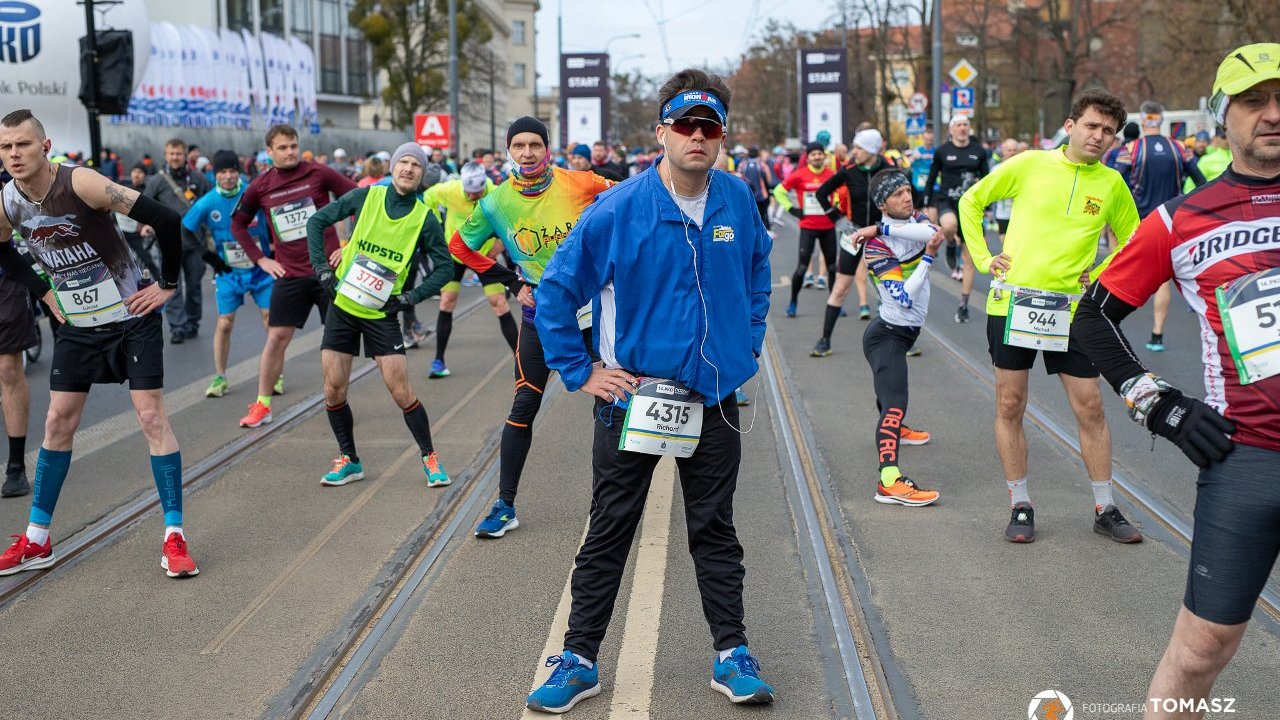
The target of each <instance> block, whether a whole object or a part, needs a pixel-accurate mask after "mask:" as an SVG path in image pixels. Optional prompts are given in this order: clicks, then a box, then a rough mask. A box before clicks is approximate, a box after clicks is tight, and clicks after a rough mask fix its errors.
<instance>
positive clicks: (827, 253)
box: [791, 228, 836, 302]
mask: <svg viewBox="0 0 1280 720" xmlns="http://www.w3.org/2000/svg"><path fill="white" fill-rule="evenodd" d="M815 242H817V244H818V248H819V249H820V250H822V257H824V258H826V260H827V290H828V291H830V289H831V288H833V287H835V286H836V231H835V230H805V229H804V228H801V229H800V262H799V264H797V265H796V271H795V272H794V273H792V274H791V302H795V301H796V300H797V299H799V297H800V288H801V287H803V286H804V274H805V272H806V271H807V270H808V269H809V261H810V260H812V259H813V245H814V243H815Z"/></svg>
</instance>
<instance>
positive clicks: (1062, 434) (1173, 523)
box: [924, 325, 1280, 622]
mask: <svg viewBox="0 0 1280 720" xmlns="http://www.w3.org/2000/svg"><path fill="white" fill-rule="evenodd" d="M924 333H925V334H926V335H928V336H929V337H930V338H932V339H933V341H934V342H936V343H938V345H939V346H941V347H942V349H943V350H946V351H947V352H948V353H950V354H951V355H952V356H953V357H955V358H956V359H957V360H959V361H960V363H961V364H962V365H964V366H965V368H966V369H967V370H968V371H969V372H970V373H972V374H973V376H974V377H975V378H977V379H979V380H981V381H982V382H983V383H984V384H986V385H987V386H988V387H990V388H991V389H992V390H994V389H995V382H996V381H995V375H994V374H993V373H992V372H991V369H990V368H988V367H985V366H982V365H980V364H979V363H977V362H975V361H974V359H973V358H972V357H970V355H969V353H967V352H966V351H964V350H963V349H961V348H960V347H959V346H958V345H956V344H955V343H953V342H951V341H950V340H948V339H947V338H946V337H943V335H942V334H941V333H939V332H937V331H936V330H934V329H932V328H930V327H929V326H928V325H926V326H925V327H924ZM1027 417H1029V418H1031V421H1032V422H1034V423H1035V424H1036V425H1037V426H1039V427H1040V429H1041V430H1043V431H1044V433H1045V434H1046V435H1048V436H1049V437H1050V438H1051V439H1053V440H1054V441H1056V442H1057V443H1059V444H1060V445H1062V446H1064V447H1066V448H1067V449H1069V450H1071V451H1072V452H1073V453H1075V454H1076V455H1077V456H1079V454H1080V443H1079V442H1078V440H1077V438H1075V437H1074V436H1072V435H1071V434H1069V433H1068V432H1067V431H1066V429H1065V428H1063V427H1062V426H1061V425H1059V424H1058V423H1057V421H1055V420H1054V419H1053V418H1051V417H1050V416H1049V414H1048V413H1046V412H1045V411H1044V410H1043V409H1042V408H1041V407H1040V406H1039V405H1038V404H1036V403H1035V402H1032V401H1030V400H1028V402H1027ZM1111 478H1112V482H1113V483H1114V484H1115V486H1116V488H1117V489H1119V490H1120V492H1121V494H1123V495H1124V496H1125V498H1126V499H1127V500H1128V501H1129V502H1130V503H1131V504H1132V505H1134V506H1135V507H1137V508H1138V509H1139V510H1141V511H1142V512H1144V513H1145V514H1147V515H1148V516H1150V517H1151V518H1153V519H1154V520H1155V521H1156V522H1158V523H1159V524H1160V525H1161V526H1162V527H1163V528H1164V529H1165V530H1166V531H1168V532H1169V533H1170V534H1171V535H1172V536H1173V537H1175V538H1177V539H1178V540H1179V541H1180V542H1181V543H1182V544H1183V546H1184V548H1190V547H1191V534H1192V528H1191V526H1190V525H1189V524H1188V523H1187V521H1186V520H1184V519H1183V518H1182V517H1181V516H1180V515H1179V514H1178V513H1177V512H1176V511H1175V510H1174V509H1173V508H1172V507H1171V506H1170V505H1169V504H1168V503H1166V502H1165V501H1163V500H1161V499H1159V498H1158V497H1156V496H1155V494H1153V493H1152V492H1151V491H1150V490H1149V489H1147V487H1146V486H1145V485H1143V484H1142V482H1140V481H1138V480H1136V479H1134V478H1131V477H1129V476H1128V475H1126V474H1125V473H1123V472H1120V471H1119V470H1115V469H1113V470H1112V472H1111ZM1257 606H1258V609H1259V610H1261V611H1262V612H1263V613H1265V614H1266V615H1267V616H1268V617H1269V618H1271V620H1273V621H1276V622H1280V595H1278V594H1277V593H1276V589H1275V587H1274V586H1273V583H1272V581H1270V580H1268V581H1267V585H1266V586H1265V587H1264V588H1263V589H1262V595H1261V596H1260V597H1259V598H1258V605H1257Z"/></svg>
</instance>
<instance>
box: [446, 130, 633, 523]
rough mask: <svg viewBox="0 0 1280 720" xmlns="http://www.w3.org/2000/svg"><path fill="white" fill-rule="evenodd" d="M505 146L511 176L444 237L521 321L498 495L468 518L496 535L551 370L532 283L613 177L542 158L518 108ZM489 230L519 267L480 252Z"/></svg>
mask: <svg viewBox="0 0 1280 720" xmlns="http://www.w3.org/2000/svg"><path fill="white" fill-rule="evenodd" d="M507 152H508V153H509V154H510V155H511V159H512V160H514V161H515V162H516V167H515V168H514V169H513V170H512V173H511V177H510V178H509V179H508V180H507V181H506V182H504V183H502V184H501V185H498V186H497V187H496V188H494V189H493V190H492V191H490V192H489V193H488V194H486V195H485V196H484V197H482V198H480V201H479V202H478V203H477V204H476V209H475V211H473V212H472V213H471V217H470V218H469V219H468V220H467V222H466V223H464V224H463V226H462V227H461V228H460V229H459V230H458V232H457V233H456V234H455V235H454V236H453V237H452V238H451V239H450V241H449V251H450V252H452V253H453V255H454V257H456V258H458V259H459V260H461V261H462V262H464V263H466V265H467V267H470V268H471V269H472V270H474V271H475V272H476V274H477V275H479V276H480V280H481V281H482V282H484V283H485V284H489V283H494V282H497V283H501V284H503V285H505V286H506V287H507V288H508V289H509V290H511V292H512V294H514V295H515V296H516V298H517V299H518V300H519V301H520V304H521V305H523V306H524V307H523V308H522V310H523V312H522V316H523V317H522V321H521V323H520V335H519V339H518V340H517V341H516V395H515V399H513V400H512V401H511V414H510V415H509V416H508V417H507V424H506V425H504V426H503V428H502V450H501V458H502V459H501V471H500V474H499V481H498V499H497V501H495V502H494V504H493V507H492V508H490V509H489V514H488V515H486V516H485V518H484V520H481V521H480V523H479V525H477V526H476V536H477V537H485V538H497V537H502V536H503V535H504V534H506V532H507V531H508V530H514V529H515V528H517V527H519V526H520V521H519V520H517V519H516V508H515V502H516V491H517V489H518V488H519V486H520V475H521V474H522V473H523V471H524V463H525V459H526V458H528V456H529V447H530V446H531V445H532V444H533V420H534V418H535V417H537V415H538V409H539V408H541V407H542V392H543V390H545V389H546V387H547V380H548V379H549V378H550V377H551V370H550V369H548V368H547V364H546V361H545V360H544V359H543V356H542V342H541V341H540V340H539V339H538V329H537V328H536V327H535V326H534V324H533V321H534V317H535V312H536V310H535V308H534V301H533V289H534V288H535V287H537V284H538V283H539V282H540V281H541V280H542V272H543V270H544V269H545V268H546V267H547V263H548V262H550V261H551V257H552V255H553V254H554V253H555V251H556V248H558V247H560V243H562V242H564V239H565V238H566V237H568V235H569V230H570V229H572V228H573V226H574V225H575V224H577V222H578V216H579V215H581V214H582V211H583V209H585V208H586V207H587V206H588V205H590V204H591V202H592V201H593V200H595V198H596V195H598V194H599V193H601V192H603V191H604V190H605V189H607V188H608V187H610V186H611V185H613V181H612V180H606V179H605V178H603V177H600V176H599V175H596V174H595V173H593V172H589V171H580V170H562V169H561V168H558V167H555V166H553V165H551V164H550V155H549V154H548V151H547V126H545V125H543V124H542V123H541V122H539V121H538V120H537V119H535V118H532V117H529V116H525V117H522V118H519V119H518V120H516V121H515V122H513V123H511V126H510V127H508V128H507ZM495 235H496V236H497V237H498V238H499V239H500V240H502V244H503V245H504V246H506V249H507V256H508V257H510V258H511V259H512V260H514V261H515V263H516V265H517V266H518V267H519V268H520V275H516V273H515V272H514V271H512V270H511V269H509V268H507V267H505V266H503V265H501V264H499V263H496V262H494V261H493V259H492V258H490V257H488V256H486V255H484V254H482V253H481V252H480V250H481V248H483V247H484V244H485V243H487V242H488V241H489V238H491V237H493V236H495ZM589 311H590V307H589V306H588V308H586V311H585V312H583V311H579V313H578V327H579V329H580V330H581V331H582V334H583V341H584V342H585V344H586V346H587V347H588V348H591V347H592V342H591V325H590V312H589Z"/></svg>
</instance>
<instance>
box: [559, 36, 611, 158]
mask: <svg viewBox="0 0 1280 720" xmlns="http://www.w3.org/2000/svg"><path fill="white" fill-rule="evenodd" d="M560 97H561V98H562V102H563V103H564V106H563V107H562V108H561V110H562V112H561V113H560V147H562V148H567V147H572V146H574V145H576V144H578V143H583V144H585V145H590V144H592V143H594V142H596V141H597V140H607V139H608V135H609V56H608V55H607V54H605V53H578V54H564V55H561V56H560Z"/></svg>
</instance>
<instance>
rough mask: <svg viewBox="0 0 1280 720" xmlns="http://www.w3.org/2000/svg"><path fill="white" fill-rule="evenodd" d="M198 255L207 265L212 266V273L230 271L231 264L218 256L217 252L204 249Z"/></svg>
mask: <svg viewBox="0 0 1280 720" xmlns="http://www.w3.org/2000/svg"><path fill="white" fill-rule="evenodd" d="M200 257H201V259H203V260H204V261H205V263H206V264H207V265H208V266H209V267H211V268H213V274H214V275H226V274H227V273H229V272H231V266H230V265H228V264H227V263H226V262H225V261H224V260H223V259H222V258H220V257H218V253H216V252H214V251H212V250H205V251H204V253H202V254H201V255H200Z"/></svg>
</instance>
